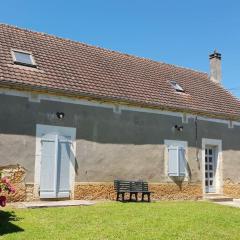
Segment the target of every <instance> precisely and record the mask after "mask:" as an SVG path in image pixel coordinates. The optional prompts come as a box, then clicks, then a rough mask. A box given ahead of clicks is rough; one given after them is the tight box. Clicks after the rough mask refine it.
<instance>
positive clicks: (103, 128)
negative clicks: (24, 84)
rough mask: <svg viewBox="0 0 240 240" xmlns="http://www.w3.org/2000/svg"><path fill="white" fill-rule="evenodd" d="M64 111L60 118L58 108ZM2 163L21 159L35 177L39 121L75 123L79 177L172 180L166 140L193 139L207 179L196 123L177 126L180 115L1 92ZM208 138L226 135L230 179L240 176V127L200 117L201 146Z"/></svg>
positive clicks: (195, 177)
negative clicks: (118, 109)
mask: <svg viewBox="0 0 240 240" xmlns="http://www.w3.org/2000/svg"><path fill="white" fill-rule="evenodd" d="M57 111H62V112H64V113H65V118H64V119H63V120H59V119H57V118H56V116H55V113H56V112H57ZM0 112H1V114H0V165H8V164H16V163H19V164H21V165H22V166H23V167H25V168H26V169H27V171H28V174H27V181H29V182H33V177H34V162H35V135H36V124H47V125H58V126H68V127H75V128H76V130H77V145H76V151H77V154H76V163H77V164H76V181H81V182H95V181H97V182H105V181H112V180H113V179H114V178H128V179H129V178H132V179H136V178H144V179H147V180H149V181H152V182H162V181H169V179H168V177H167V176H166V160H165V157H164V153H165V150H164V145H163V143H164V140H165V139H172V140H184V141H187V142H188V146H189V149H188V162H189V167H190V177H191V181H192V182H195V181H199V180H200V179H201V174H202V172H201V168H200V165H201V152H199V159H200V161H199V162H198V161H197V157H196V152H197V151H196V134H195V123H194V120H193V119H191V120H190V121H189V123H188V124H183V125H184V131H183V132H181V133H180V132H176V131H173V130H172V127H173V126H174V125H176V124H179V125H182V120H181V118H180V117H174V116H167V115H160V114H154V113H142V112H136V111H122V113H121V114H116V113H114V112H113V110H112V109H106V108H102V107H101V108H99V107H90V106H83V105H77V104H68V103H61V102H53V101H46V100H41V102H40V103H34V102H29V101H28V98H24V97H16V96H7V95H0ZM202 138H212V139H222V141H223V151H224V152H223V168H224V178H231V179H233V180H234V181H240V179H239V172H240V164H239V157H240V128H239V127H235V128H234V129H230V128H228V126H227V125H226V124H222V123H213V122H207V121H198V139H197V147H198V148H199V149H201V144H202Z"/></svg>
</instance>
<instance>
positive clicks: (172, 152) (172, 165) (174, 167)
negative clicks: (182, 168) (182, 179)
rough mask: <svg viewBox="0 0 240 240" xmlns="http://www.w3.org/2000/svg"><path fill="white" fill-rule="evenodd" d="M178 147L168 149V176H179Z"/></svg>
mask: <svg viewBox="0 0 240 240" xmlns="http://www.w3.org/2000/svg"><path fill="white" fill-rule="evenodd" d="M178 169H179V167H178V146H169V147H168V175H169V176H178V172H179V171H178Z"/></svg>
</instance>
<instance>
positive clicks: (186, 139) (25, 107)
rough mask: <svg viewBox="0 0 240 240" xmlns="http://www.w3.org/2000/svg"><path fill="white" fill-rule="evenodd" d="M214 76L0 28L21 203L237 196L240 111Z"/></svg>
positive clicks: (5, 125) (1, 138)
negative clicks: (127, 184)
mask: <svg viewBox="0 0 240 240" xmlns="http://www.w3.org/2000/svg"><path fill="white" fill-rule="evenodd" d="M210 69H211V71H210V74H209V75H208V74H207V73H203V72H198V71H195V70H191V69H187V68H183V67H178V66H174V65H170V64H166V63H160V62H156V61H152V60H149V59H144V58H139V57H135V56H131V55H127V54H122V53H119V52H115V51H110V50H106V49H102V48H99V47H93V46H89V45H86V44H83V43H79V42H74V41H71V40H66V39H62V38H58V37H55V36H51V35H47V34H43V33H38V32H33V31H29V30H25V29H20V28H17V27H13V26H9V25H5V24H1V25H0V112H1V114H0V166H1V169H2V171H3V173H4V174H5V175H8V176H9V177H10V178H11V179H12V181H13V182H14V184H15V185H16V186H17V193H16V194H15V195H13V196H11V198H12V200H16V201H17V200H32V199H39V198H41V199H45V198H72V199H100V198H107V199H109V198H110V199H113V198H114V191H113V180H114V179H145V180H147V181H148V182H149V183H150V187H151V189H152V190H153V191H154V192H155V193H154V196H153V197H154V198H156V199H178V198H181V199H194V198H198V197H201V196H203V195H205V194H208V193H217V194H225V195H230V196H234V197H239V196H240V175H239V172H240V102H239V100H238V99H236V98H235V97H234V96H232V95H231V94H230V93H229V92H228V91H227V90H226V89H224V88H223V86H222V85H221V55H220V54H219V53H217V52H216V51H215V52H214V53H213V54H211V55H210Z"/></svg>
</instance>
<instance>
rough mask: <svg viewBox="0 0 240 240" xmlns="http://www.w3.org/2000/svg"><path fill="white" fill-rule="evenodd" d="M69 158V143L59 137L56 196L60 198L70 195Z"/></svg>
mask: <svg viewBox="0 0 240 240" xmlns="http://www.w3.org/2000/svg"><path fill="white" fill-rule="evenodd" d="M70 158H71V142H70V141H69V140H68V139H67V138H65V137H59V151H58V187H57V196H58V197H61V198H63V197H69V195H70V164H71V160H70Z"/></svg>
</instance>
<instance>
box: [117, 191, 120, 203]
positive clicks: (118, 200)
mask: <svg viewBox="0 0 240 240" xmlns="http://www.w3.org/2000/svg"><path fill="white" fill-rule="evenodd" d="M119 195H120V194H119V193H117V198H116V201H119Z"/></svg>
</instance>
